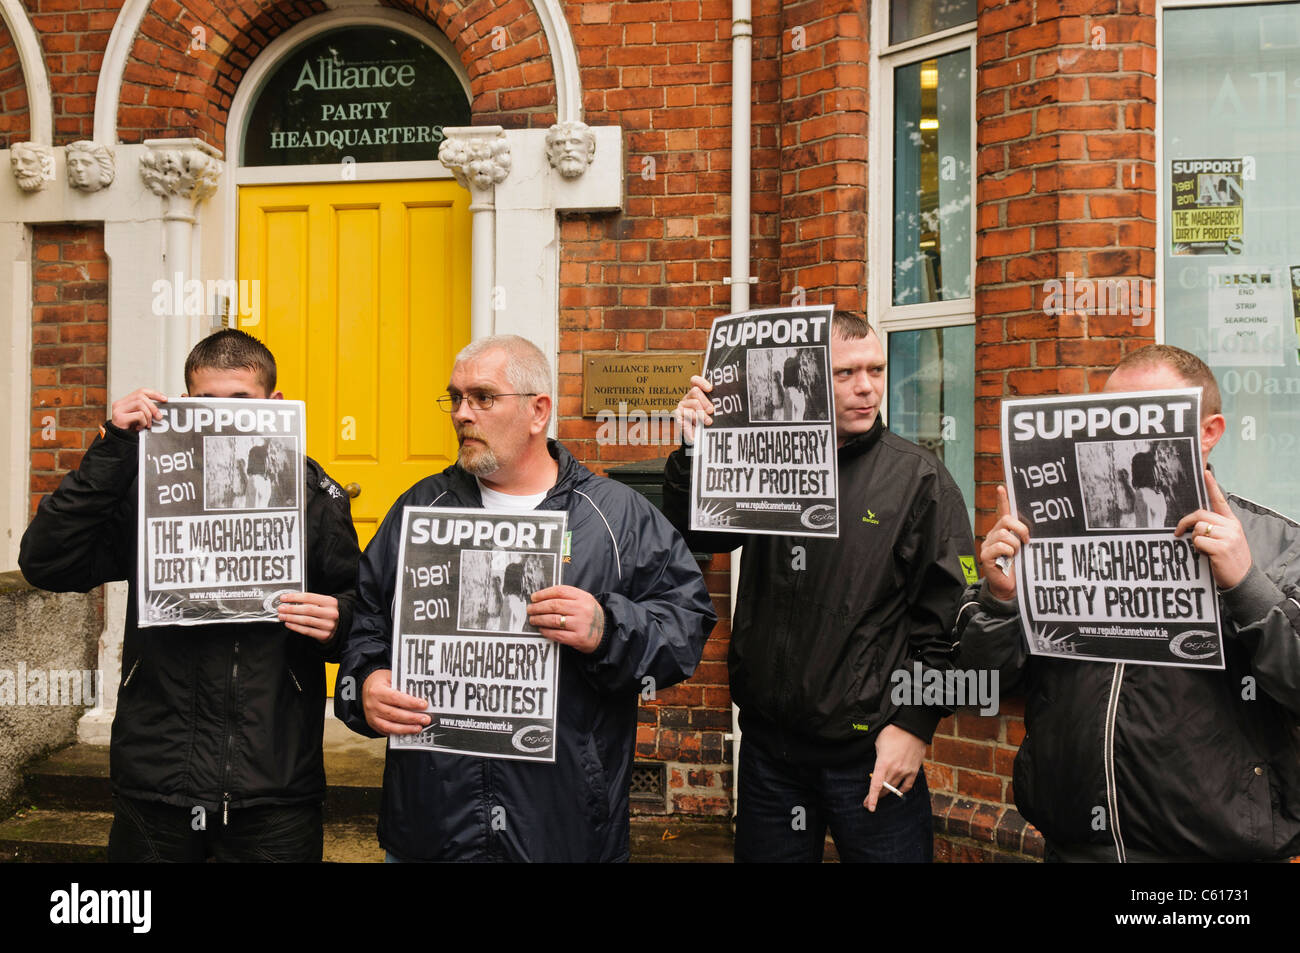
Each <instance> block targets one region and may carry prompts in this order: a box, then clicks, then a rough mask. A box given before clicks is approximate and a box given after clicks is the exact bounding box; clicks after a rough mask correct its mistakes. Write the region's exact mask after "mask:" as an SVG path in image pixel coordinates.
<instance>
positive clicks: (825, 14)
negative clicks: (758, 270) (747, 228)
mask: <svg viewBox="0 0 1300 953" xmlns="http://www.w3.org/2000/svg"><path fill="white" fill-rule="evenodd" d="M869 16H870V4H867V3H862V2H860V0H833V2H827V0H803V2H799V3H787V4H785V5H783V7H782V9H781V30H782V32H781V86H780V101H779V112H780V132H779V134H780V141H781V214H780V255H781V292H782V295H783V297H782V299H781V300H782V302H783V303H790V300H791V299H790V297H789V295H790V293H791V292H792V291H793V290H794V288H795V287H796V286H798V287H801V288H803V289H805V300H806V302H807V303H808V304H835V305H837V306H839V307H841V308H848V309H850V310H862V309H863V307H864V306H865V303H866V281H867V254H866V236H867V142H868V139H867V133H868V112H867V98H868V69H867V64H868V62H869V61H870V57H869V51H868V42H867V37H868V36H869V33H870V31H869V22H870V21H869ZM756 208H757V207H756Z"/></svg>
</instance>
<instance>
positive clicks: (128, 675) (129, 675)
mask: <svg viewBox="0 0 1300 953" xmlns="http://www.w3.org/2000/svg"><path fill="white" fill-rule="evenodd" d="M139 667H140V660H139V659H136V660H135V663H134V664H132V666H131V671H129V672H127V673H126V680H125V681H123V682H122V687H123V688H126V686H128V685H130V684H131V679H133V678H135V670H136V669H137V668H139Z"/></svg>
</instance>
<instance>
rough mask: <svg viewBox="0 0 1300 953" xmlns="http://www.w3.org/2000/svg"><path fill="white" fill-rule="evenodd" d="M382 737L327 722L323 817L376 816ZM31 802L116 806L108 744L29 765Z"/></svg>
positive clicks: (57, 805)
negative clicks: (113, 796) (371, 736)
mask: <svg viewBox="0 0 1300 953" xmlns="http://www.w3.org/2000/svg"><path fill="white" fill-rule="evenodd" d="M384 746H385V742H384V740H383V739H382V738H363V737H362V736H361V735H358V734H355V733H353V732H351V731H349V730H348V729H347V727H346V726H344V725H343V724H342V723H340V722H338V721H335V720H333V719H327V720H326V722H325V777H326V779H327V784H328V787H327V789H326V795H325V819H326V821H332V820H348V819H359V818H374V817H375V816H376V815H377V814H378V813H379V797H380V792H381V789H382V785H383V780H384ZM23 776H24V784H25V788H26V796H27V801H28V803H31V804H38V805H40V806H41V807H44V808H52V809H64V810H70V811H83V812H86V811H89V812H94V811H110V810H112V787H111V785H110V783H109V779H108V748H105V747H101V746H98V745H83V744H76V745H72V746H70V747H67V748H64V749H63V750H61V751H57V752H55V753H54V754H52V755H50V756H49V757H48V758H45V759H43V760H41V761H37V762H34V763H32V764H30V765H28V766H27V768H26V770H25V771H24V774H23Z"/></svg>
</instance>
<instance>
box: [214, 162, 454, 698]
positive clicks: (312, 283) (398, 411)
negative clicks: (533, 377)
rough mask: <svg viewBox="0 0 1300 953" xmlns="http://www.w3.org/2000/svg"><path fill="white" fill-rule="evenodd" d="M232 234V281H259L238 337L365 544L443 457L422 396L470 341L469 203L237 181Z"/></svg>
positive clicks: (449, 193)
mask: <svg viewBox="0 0 1300 953" xmlns="http://www.w3.org/2000/svg"><path fill="white" fill-rule="evenodd" d="M239 228H240V242H239V277H240V279H241V280H255V281H258V282H259V283H260V295H259V296H258V300H259V302H260V316H261V320H260V321H259V323H258V324H256V325H254V326H252V327H247V328H245V330H248V331H249V332H250V333H252V334H254V335H255V336H257V337H259V338H261V339H262V340H264V341H265V342H266V344H267V346H268V347H270V349H271V351H272V353H274V354H275V357H276V363H277V366H278V371H279V381H278V385H277V386H278V387H279V389H280V390H282V391H284V394H285V396H286V397H290V398H298V399H302V400H305V401H306V402H307V452H308V453H309V454H310V455H311V456H312V457H314V458H315V459H316V460H317V461H318V462H319V463H320V464H321V466H322V467H324V468H325V470H326V472H327V473H329V474H330V476H332V477H333V478H334V479H335V480H337V481H338V482H339V483H340V484H342V485H344V486H347V485H348V484H352V483H355V484H357V485H358V486H359V487H360V490H361V492H360V494H359V495H358V496H356V497H354V498H353V500H352V518H353V522H354V523H355V524H356V528H357V537H358V539H359V540H360V542H361V545H362V547H363V548H364V546H365V545H366V544H367V543H368V542H369V541H370V539H371V537H372V536H373V535H374V533H375V531H376V529H377V528H378V525H379V521H380V520H382V519H383V518H384V516H385V514H387V512H388V509H389V507H391V506H392V504H393V501H394V500H395V499H396V498H397V497H398V496H399V495H400V494H401V493H403V492H404V491H405V490H406V489H408V488H409V487H410V486H411V485H412V484H414V483H416V482H417V481H419V480H420V479H422V478H424V477H426V476H428V475H429V474H431V473H435V472H437V471H439V470H441V469H443V468H444V467H446V466H447V465H448V464H450V463H451V462H452V461H454V460H455V459H456V440H455V435H454V432H453V430H452V427H451V421H450V419H449V418H448V416H447V415H446V414H444V413H443V412H442V411H440V410H439V409H438V407H437V405H436V404H435V403H434V400H435V398H436V397H437V396H438V394H440V393H442V391H443V389H444V388H445V387H446V383H447V378H448V376H449V375H450V373H451V361H452V358H453V356H454V355H455V354H456V352H457V351H458V350H459V349H460V348H462V347H464V346H465V345H466V344H468V343H469V282H470V256H469V249H470V215H469V195H468V193H467V192H466V191H465V190H464V189H462V188H460V187H459V186H458V185H457V184H456V183H455V182H453V181H450V180H439V181H424V182H381V183H341V184H337V185H302V186H250V187H244V188H241V189H240V190H239ZM308 544H309V545H310V541H309V543H308ZM331 679H332V675H331Z"/></svg>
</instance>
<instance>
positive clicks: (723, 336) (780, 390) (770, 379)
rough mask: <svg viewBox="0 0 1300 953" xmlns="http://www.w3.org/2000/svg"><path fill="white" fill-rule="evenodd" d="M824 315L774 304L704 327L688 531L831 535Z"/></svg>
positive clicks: (832, 462)
mask: <svg viewBox="0 0 1300 953" xmlns="http://www.w3.org/2000/svg"><path fill="white" fill-rule="evenodd" d="M833 313H834V309H833V308H831V307H829V306H827V307H817V308H784V309H777V310H771V311H747V312H744V313H742V314H731V315H726V316H724V317H720V318H718V319H717V320H715V321H714V322H713V329H712V331H710V333H709V347H708V351H707V352H706V354H705V357H704V371H703V376H704V377H706V378H708V379H709V381H711V382H712V384H713V390H712V392H711V393H710V394H709V399H710V400H711V401H712V402H713V406H714V412H713V424H712V425H711V426H708V427H703V428H701V429H700V430H699V431H698V433H697V435H696V442H695V452H694V456H693V460H692V467H693V470H692V475H691V529H704V530H708V529H720V528H721V529H728V530H733V531H734V530H739V531H741V532H746V533H766V534H778V533H779V534H796V535H803V536H829V537H837V536H839V507H838V499H837V480H838V475H839V470H838V462H837V456H836V445H835V422H834V416H833V411H834V404H833V403H832V399H831V390H830V336H831V315H832V314H833Z"/></svg>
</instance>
